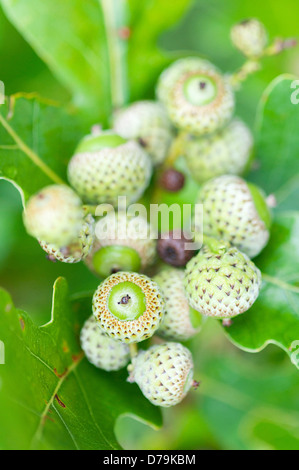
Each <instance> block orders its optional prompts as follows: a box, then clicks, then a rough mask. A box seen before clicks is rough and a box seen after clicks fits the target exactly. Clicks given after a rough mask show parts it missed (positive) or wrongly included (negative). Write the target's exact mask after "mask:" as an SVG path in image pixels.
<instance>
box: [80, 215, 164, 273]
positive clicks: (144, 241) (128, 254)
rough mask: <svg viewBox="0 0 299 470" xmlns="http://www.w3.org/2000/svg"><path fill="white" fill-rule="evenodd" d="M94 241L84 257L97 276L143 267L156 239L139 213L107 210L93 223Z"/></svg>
mask: <svg viewBox="0 0 299 470" xmlns="http://www.w3.org/2000/svg"><path fill="white" fill-rule="evenodd" d="M96 235H97V241H96V242H95V244H94V246H93V249H92V251H91V253H90V255H89V256H88V257H87V258H86V264H87V265H88V267H89V268H90V269H91V270H92V271H94V272H95V274H97V275H99V276H100V277H107V276H109V275H110V274H113V273H115V272H117V271H135V272H138V271H139V270H144V269H145V268H146V267H148V266H150V265H151V264H153V262H154V261H155V258H156V240H155V239H154V238H152V237H151V226H150V224H149V223H148V222H147V220H146V219H145V218H144V217H142V216H141V215H138V216H130V215H129V214H127V213H126V212H118V213H117V214H116V213H115V212H110V213H108V214H107V215H106V216H105V217H103V218H102V219H100V220H99V221H98V222H97V225H96Z"/></svg>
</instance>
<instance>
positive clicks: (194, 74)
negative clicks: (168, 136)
mask: <svg viewBox="0 0 299 470" xmlns="http://www.w3.org/2000/svg"><path fill="white" fill-rule="evenodd" d="M157 96H158V99H159V100H160V101H161V102H162V103H163V105H164V106H165V108H166V110H167V112H168V116H169V118H170V120H171V121H172V122H173V124H174V125H175V126H176V127H177V128H179V129H180V130H182V131H185V132H190V133H191V134H194V135H205V134H210V133H212V132H215V131H216V130H218V129H220V128H221V127H223V126H224V125H225V124H226V123H227V122H228V121H229V120H230V119H231V117H232V115H233V112H234V106H235V98H234V93H233V90H232V88H231V85H230V83H229V80H228V78H227V77H225V76H223V75H222V74H221V72H219V70H218V69H217V68H216V67H215V66H214V65H213V64H211V63H210V62H208V61H207V60H204V59H200V58H198V57H188V58H184V59H180V60H178V61H176V62H174V63H173V64H172V65H170V67H168V68H167V69H166V70H164V72H163V73H162V75H161V76H160V79H159V82H158V87H157Z"/></svg>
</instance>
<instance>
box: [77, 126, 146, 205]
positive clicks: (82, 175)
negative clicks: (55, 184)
mask: <svg viewBox="0 0 299 470" xmlns="http://www.w3.org/2000/svg"><path fill="white" fill-rule="evenodd" d="M151 175H152V163H151V159H150V157H149V155H148V154H147V153H146V152H145V151H144V150H143V149H142V147H141V146H140V145H139V144H138V143H137V142H135V141H133V140H131V141H127V140H125V139H124V138H122V137H120V136H119V135H117V134H115V133H113V132H111V131H105V132H102V133H101V134H100V135H96V136H94V135H90V136H87V137H85V138H84V139H83V140H82V142H81V143H80V144H79V146H78V147H77V149H76V151H75V155H74V156H73V157H72V159H71V161H70V162H69V166H68V179H69V182H70V184H71V186H72V187H73V188H74V189H75V190H76V191H77V192H78V194H79V195H80V196H81V197H82V199H83V201H84V202H86V203H90V204H102V203H107V204H112V205H114V206H116V205H117V202H118V197H119V196H126V197H127V199H128V200H127V202H128V203H131V202H135V201H137V200H138V199H139V198H140V197H141V196H142V194H143V192H144V190H145V189H146V188H147V186H148V184H149V181H150V178H151Z"/></svg>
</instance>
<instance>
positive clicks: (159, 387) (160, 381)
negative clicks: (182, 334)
mask: <svg viewBox="0 0 299 470" xmlns="http://www.w3.org/2000/svg"><path fill="white" fill-rule="evenodd" d="M193 368H194V366H193V359H192V355H191V352H190V351H189V349H187V348H186V347H184V346H183V345H182V344H180V343H165V344H161V345H155V346H152V347H150V348H149V349H148V350H146V351H140V352H139V353H138V355H137V356H136V357H135V358H134V359H133V361H132V365H130V366H129V371H130V376H129V378H128V382H131V383H133V382H136V383H137V385H138V386H139V388H140V390H141V391H142V393H143V395H144V396H145V397H146V398H147V399H148V400H149V401H150V402H151V403H152V404H153V405H156V406H163V407H170V406H174V405H177V404H178V403H180V402H181V401H182V400H183V399H184V398H185V396H186V395H187V393H188V392H189V390H190V388H191V387H192V386H193V385H194V381H193Z"/></svg>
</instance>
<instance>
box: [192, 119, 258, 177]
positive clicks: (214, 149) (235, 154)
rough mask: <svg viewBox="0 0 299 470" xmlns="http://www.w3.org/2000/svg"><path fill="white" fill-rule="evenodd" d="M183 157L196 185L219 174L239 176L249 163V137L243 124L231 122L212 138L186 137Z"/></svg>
mask: <svg viewBox="0 0 299 470" xmlns="http://www.w3.org/2000/svg"><path fill="white" fill-rule="evenodd" d="M183 154H184V157H185V160H186V163H187V166H188V168H189V170H190V172H191V174H192V178H193V179H194V180H195V181H197V182H198V183H204V182H206V181H207V180H209V179H211V178H215V177H217V176H220V175H230V174H231V175H241V174H243V173H244V171H245V170H246V169H247V168H248V167H249V165H250V162H251V157H252V154H253V137H252V134H251V132H250V130H249V128H248V127H247V125H246V124H245V123H244V122H243V121H241V120H240V119H234V120H232V121H231V122H230V123H229V124H228V125H227V126H226V127H224V128H223V129H220V130H219V131H217V132H215V133H214V134H212V135H207V136H203V137H196V136H193V135H187V136H186V137H185V139H184V145H183Z"/></svg>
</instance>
